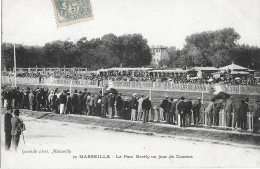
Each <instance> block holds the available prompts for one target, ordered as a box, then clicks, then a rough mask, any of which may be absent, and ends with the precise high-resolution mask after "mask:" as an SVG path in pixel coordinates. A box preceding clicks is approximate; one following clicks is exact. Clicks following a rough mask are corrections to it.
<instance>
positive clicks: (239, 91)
mask: <svg viewBox="0 0 260 169" xmlns="http://www.w3.org/2000/svg"><path fill="white" fill-rule="evenodd" d="M240 93H241V88H240V85H239V86H238V94H240Z"/></svg>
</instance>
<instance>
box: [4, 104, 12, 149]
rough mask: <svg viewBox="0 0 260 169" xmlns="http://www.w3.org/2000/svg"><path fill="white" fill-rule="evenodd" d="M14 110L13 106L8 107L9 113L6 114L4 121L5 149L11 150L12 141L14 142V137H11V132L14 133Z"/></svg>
mask: <svg viewBox="0 0 260 169" xmlns="http://www.w3.org/2000/svg"><path fill="white" fill-rule="evenodd" d="M11 113H12V109H11V106H8V107H7V112H6V114H5V117H4V118H5V121H4V125H5V149H6V150H9V149H10V146H11V140H12V135H11V131H12V123H11V119H12V117H13V116H12V114H11Z"/></svg>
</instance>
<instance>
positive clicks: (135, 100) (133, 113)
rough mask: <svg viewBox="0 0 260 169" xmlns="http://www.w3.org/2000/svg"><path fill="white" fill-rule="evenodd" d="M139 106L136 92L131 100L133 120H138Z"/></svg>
mask: <svg viewBox="0 0 260 169" xmlns="http://www.w3.org/2000/svg"><path fill="white" fill-rule="evenodd" d="M137 107H138V102H137V99H136V94H135V93H134V94H133V96H132V99H131V100H130V101H129V109H130V111H131V120H132V121H136V111H137Z"/></svg>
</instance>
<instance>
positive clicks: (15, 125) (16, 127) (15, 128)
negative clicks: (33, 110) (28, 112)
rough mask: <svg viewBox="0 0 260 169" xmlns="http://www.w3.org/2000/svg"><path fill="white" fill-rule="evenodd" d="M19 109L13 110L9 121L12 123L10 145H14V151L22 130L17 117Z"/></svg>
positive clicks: (21, 124) (21, 123) (20, 122)
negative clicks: (12, 115)
mask: <svg viewBox="0 0 260 169" xmlns="http://www.w3.org/2000/svg"><path fill="white" fill-rule="evenodd" d="M19 114H20V112H19V110H18V109H16V110H15V111H14V117H12V119H11V123H12V131H11V135H12V145H14V149H15V151H17V147H18V144H19V140H20V135H21V132H22V128H23V122H22V120H21V119H19Z"/></svg>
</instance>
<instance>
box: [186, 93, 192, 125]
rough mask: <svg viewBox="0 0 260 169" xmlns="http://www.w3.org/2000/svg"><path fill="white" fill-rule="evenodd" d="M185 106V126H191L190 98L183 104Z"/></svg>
mask: <svg viewBox="0 0 260 169" xmlns="http://www.w3.org/2000/svg"><path fill="white" fill-rule="evenodd" d="M185 104H186V113H185V114H186V124H187V125H191V109H192V101H191V98H189V100H188V101H187V102H186V103H185Z"/></svg>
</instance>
